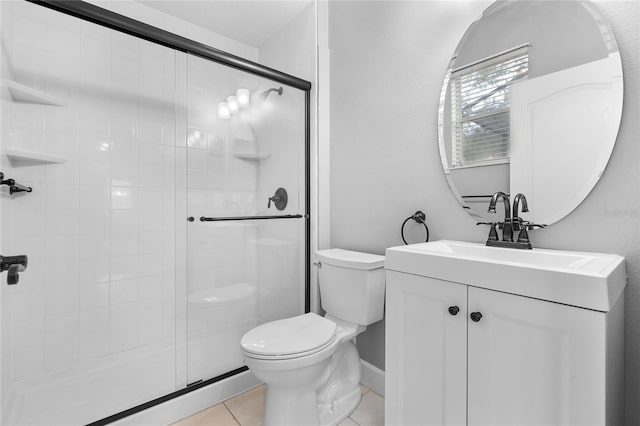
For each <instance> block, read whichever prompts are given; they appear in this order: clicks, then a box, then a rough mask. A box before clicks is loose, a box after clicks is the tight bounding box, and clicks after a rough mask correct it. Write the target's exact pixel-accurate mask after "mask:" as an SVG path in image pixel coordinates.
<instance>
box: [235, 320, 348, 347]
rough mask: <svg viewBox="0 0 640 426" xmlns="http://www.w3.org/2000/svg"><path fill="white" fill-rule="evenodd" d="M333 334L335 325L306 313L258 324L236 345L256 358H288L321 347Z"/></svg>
mask: <svg viewBox="0 0 640 426" xmlns="http://www.w3.org/2000/svg"><path fill="white" fill-rule="evenodd" d="M335 333H336V323H334V322H333V321H330V320H328V319H326V318H323V317H321V316H319V315H316V314H314V313H308V314H304V315H298V316H297V317H293V318H287V319H283V320H277V321H271V322H268V323H266V324H262V325H260V326H258V327H256V328H254V329H253V330H251V331H249V332H248V333H247V334H245V335H244V336H243V337H242V340H241V341H240V344H241V345H242V349H244V350H245V351H246V352H249V353H252V354H256V355H262V356H279V355H291V354H296V353H304V352H309V351H312V350H313V349H316V348H319V347H321V346H324V345H325V344H326V343H328V342H330V341H331V340H332V339H333V337H334V336H335Z"/></svg>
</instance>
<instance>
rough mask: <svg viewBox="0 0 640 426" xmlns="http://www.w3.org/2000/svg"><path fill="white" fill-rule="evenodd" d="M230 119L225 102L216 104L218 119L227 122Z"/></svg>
mask: <svg viewBox="0 0 640 426" xmlns="http://www.w3.org/2000/svg"><path fill="white" fill-rule="evenodd" d="M230 117H231V111H230V109H229V106H228V105H227V103H226V102H220V103H219V104H218V118H220V119H223V120H227V119H229V118H230Z"/></svg>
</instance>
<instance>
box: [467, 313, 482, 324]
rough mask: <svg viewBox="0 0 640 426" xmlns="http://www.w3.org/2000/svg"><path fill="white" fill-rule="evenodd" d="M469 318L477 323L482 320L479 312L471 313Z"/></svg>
mask: <svg viewBox="0 0 640 426" xmlns="http://www.w3.org/2000/svg"><path fill="white" fill-rule="evenodd" d="M469 317H471V321H473V322H478V321H480V320H481V319H482V314H481V313H480V312H471V314H470V315H469Z"/></svg>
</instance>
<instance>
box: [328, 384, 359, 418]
mask: <svg viewBox="0 0 640 426" xmlns="http://www.w3.org/2000/svg"><path fill="white" fill-rule="evenodd" d="M361 399H362V392H361V391H360V386H358V388H357V389H354V390H352V391H351V392H349V393H348V394H346V395H344V396H343V397H342V398H340V399H335V400H334V404H333V407H326V406H324V407H320V406H319V407H318V417H320V425H321V426H335V425H338V424H340V423H341V422H342V421H343V420H344V419H346V418H347V417H349V416H350V415H351V413H353V412H354V411H355V409H356V408H358V404H360V400H361Z"/></svg>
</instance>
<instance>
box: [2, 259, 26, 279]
mask: <svg viewBox="0 0 640 426" xmlns="http://www.w3.org/2000/svg"><path fill="white" fill-rule="evenodd" d="M28 262H29V259H28V258H27V255H26V254H23V255H20V256H0V272H4V271H8V274H7V284H9V285H13V284H18V280H19V279H20V275H19V274H20V272H24V270H25V269H27V264H28Z"/></svg>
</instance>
